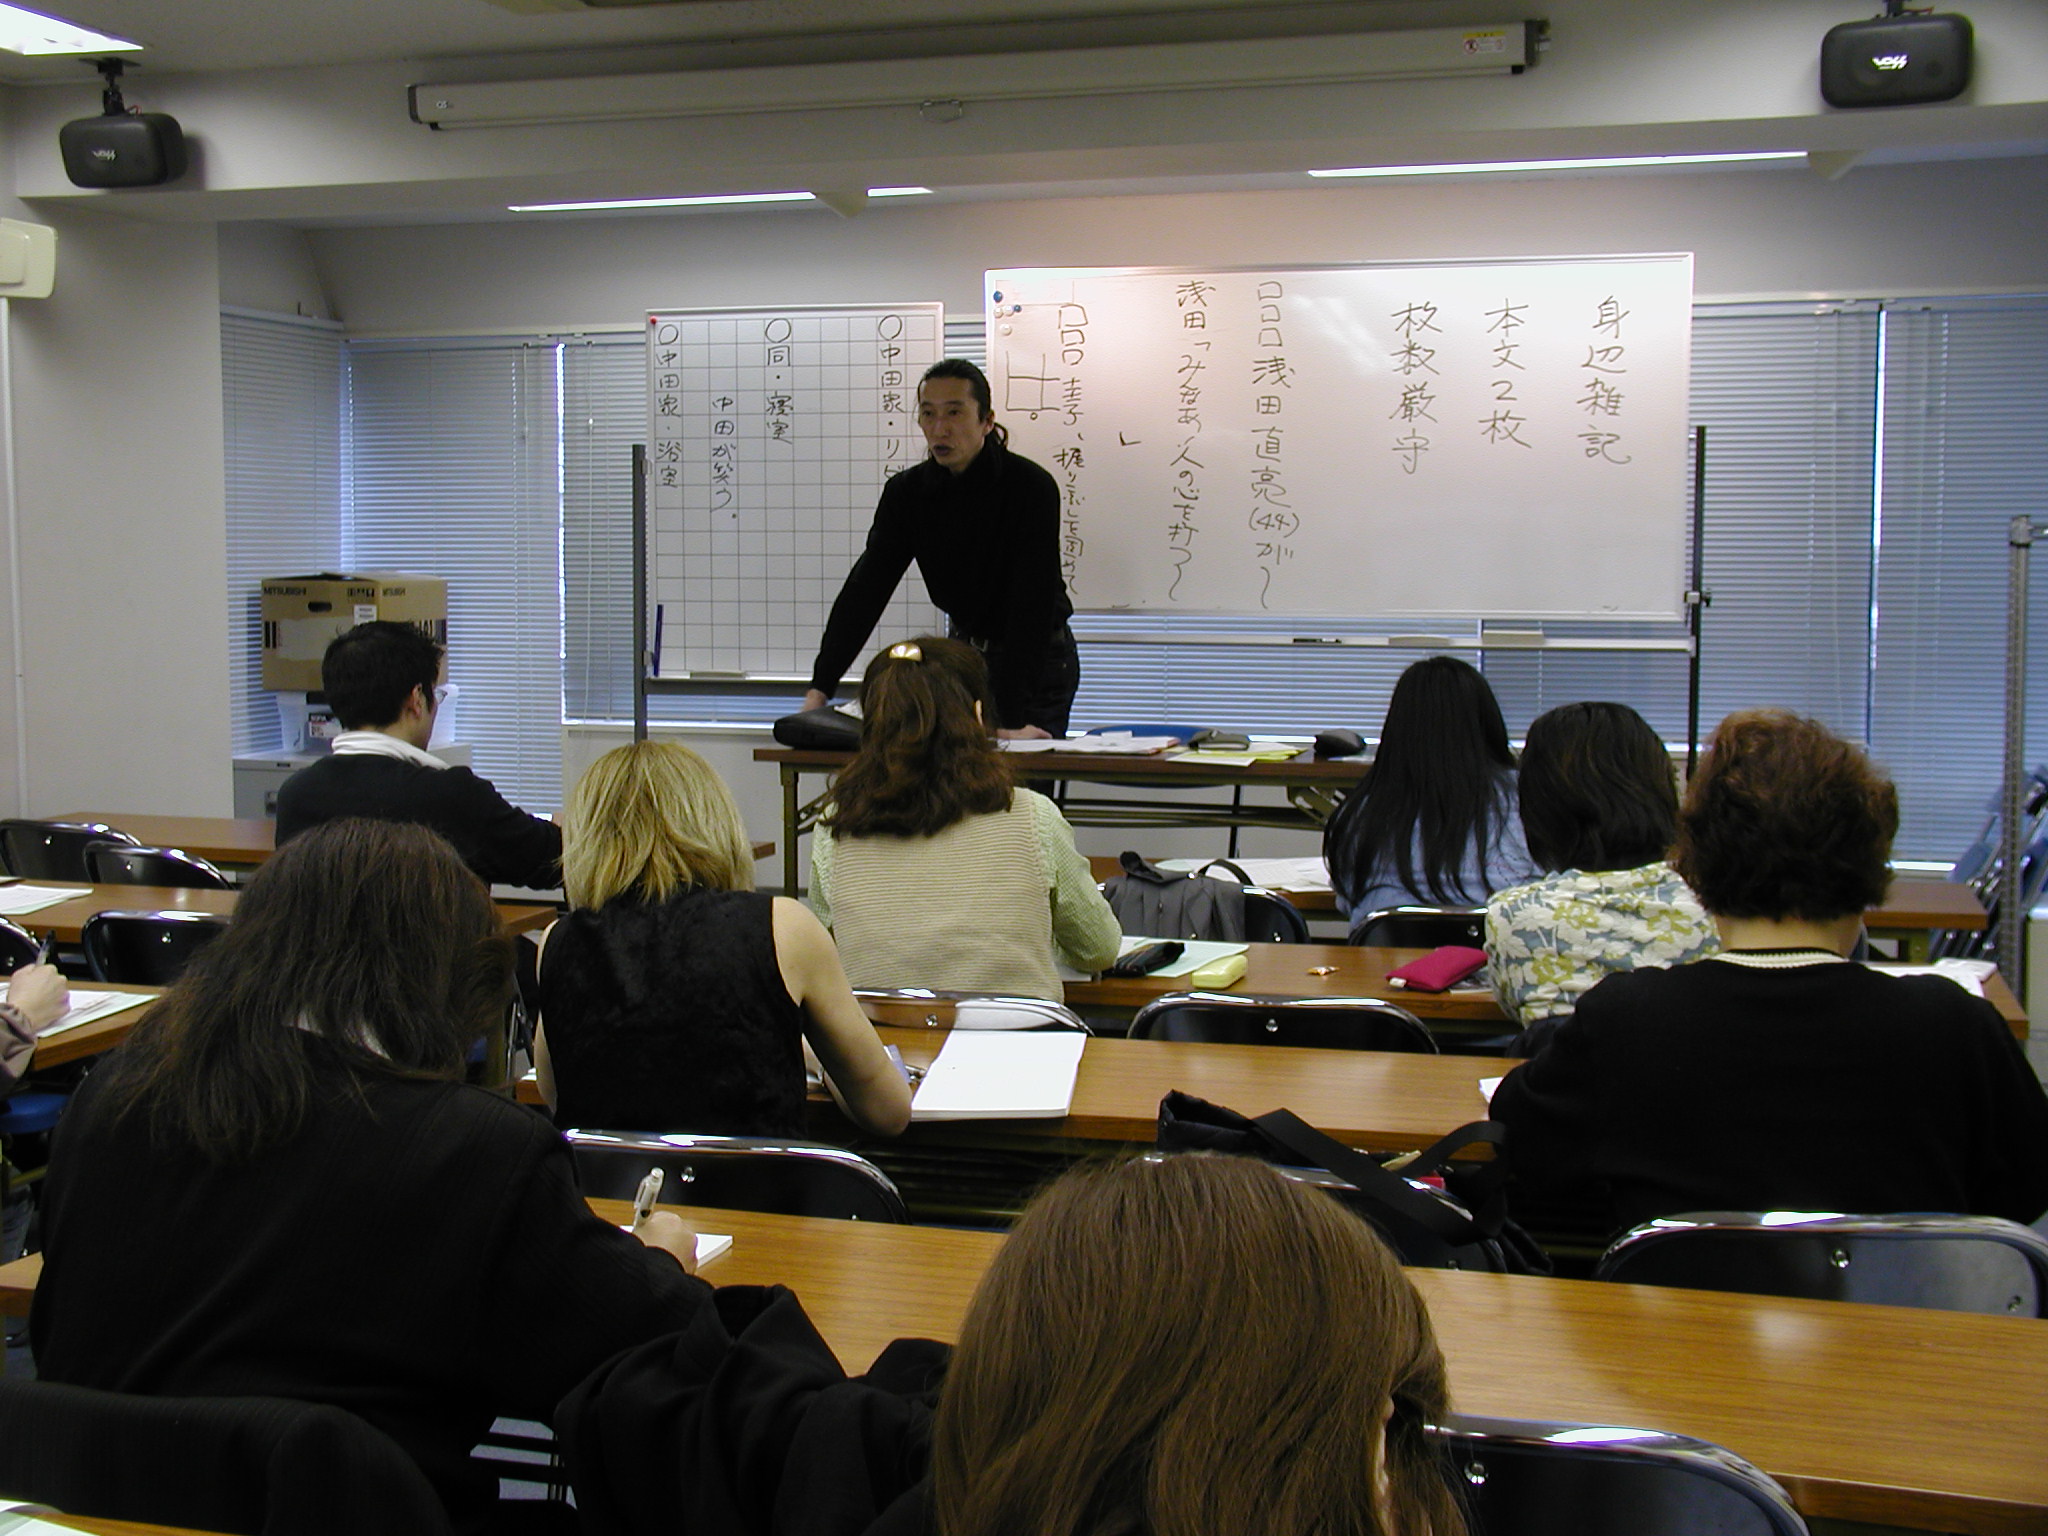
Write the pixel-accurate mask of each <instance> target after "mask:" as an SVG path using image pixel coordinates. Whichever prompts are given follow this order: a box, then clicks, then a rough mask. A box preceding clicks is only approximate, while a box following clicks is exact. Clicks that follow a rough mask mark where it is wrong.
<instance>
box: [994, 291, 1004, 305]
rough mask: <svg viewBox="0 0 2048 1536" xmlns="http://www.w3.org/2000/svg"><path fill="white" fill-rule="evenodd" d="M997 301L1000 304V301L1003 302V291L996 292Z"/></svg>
mask: <svg viewBox="0 0 2048 1536" xmlns="http://www.w3.org/2000/svg"><path fill="white" fill-rule="evenodd" d="M996 302H997V303H998V304H1000V303H1002V302H1003V296H1002V294H1001V292H998V293H997V294H996Z"/></svg>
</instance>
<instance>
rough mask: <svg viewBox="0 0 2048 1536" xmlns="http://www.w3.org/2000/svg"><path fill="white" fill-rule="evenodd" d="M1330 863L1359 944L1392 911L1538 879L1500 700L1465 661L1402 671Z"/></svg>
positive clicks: (1482, 896)
mask: <svg viewBox="0 0 2048 1536" xmlns="http://www.w3.org/2000/svg"><path fill="white" fill-rule="evenodd" d="M1323 858H1324V860H1325V861H1326V862H1327V863H1328V865H1329V867H1330V886H1331V888H1332V889H1333V890H1334V891H1335V892H1336V893H1337V905H1338V906H1339V908H1341V909H1342V910H1343V912H1344V914H1345V915H1346V916H1347V917H1349V918H1350V919H1351V938H1352V941H1353V942H1354V943H1355V942H1357V940H1358V938H1359V936H1360V935H1361V933H1362V932H1363V929H1364V924H1365V919H1366V917H1367V916H1368V915H1369V914H1370V913H1373V912H1377V911H1380V910H1382V909H1383V908H1386V907H1400V906H1411V905H1420V906H1429V907H1476V906H1478V905H1479V904H1480V903H1482V902H1484V901H1485V900H1486V898H1487V897H1488V896H1490V895H1492V894H1493V893H1494V892H1495V891H1497V890H1499V889H1500V888H1501V887H1502V886H1507V885H1514V884H1517V883H1518V882H1520V881H1523V880H1527V879H1528V878H1529V877H1530V876H1531V875H1533V874H1535V873H1536V869H1535V866H1534V865H1532V864H1531V863H1530V862H1529V853H1528V850H1527V849H1526V848H1524V847H1523V846H1522V828H1521V823H1520V821H1519V820H1518V819H1517V817H1516V815H1515V758H1514V754H1513V753H1512V752H1511V751H1509V750H1508V728H1507V725H1506V722H1504V721H1503V720H1502V719H1501V714H1500V702H1499V700H1497V699H1495V698H1494V696H1493V689H1491V688H1490V687H1488V686H1487V683H1486V679H1485V678H1483V677H1481V676H1480V675H1479V673H1478V672H1477V671H1476V670H1475V669H1473V668H1472V667H1470V666H1467V665H1466V664H1465V663H1464V662H1462V661H1459V660H1458V659H1457V658H1456V657H1454V656H1431V657H1429V658H1428V659H1426V660H1423V661H1418V662H1416V663H1415V665H1413V666H1412V667H1410V668H1408V670H1407V671H1405V672H1403V673H1402V674H1401V677H1400V680H1399V681H1398V682H1396V683H1395V684H1394V694H1393V697H1392V698H1391V699H1389V700H1388V701H1387V717H1386V721H1385V723H1384V724H1382V725H1381V727H1380V743H1379V750H1378V751H1377V752H1375V753H1374V754H1373V760H1372V767H1370V768H1369V769H1367V770H1366V774H1365V777H1364V778H1363V779H1362V780H1361V781H1360V782H1359V786H1358V788H1357V789H1356V790H1354V791H1352V793H1351V795H1350V796H1349V797H1348V798H1347V799H1346V800H1345V801H1344V803H1343V804H1342V805H1341V806H1339V807H1338V808H1337V814H1336V815H1335V816H1332V817H1331V818H1330V824H1329V826H1327V827H1326V828H1324V830H1323Z"/></svg>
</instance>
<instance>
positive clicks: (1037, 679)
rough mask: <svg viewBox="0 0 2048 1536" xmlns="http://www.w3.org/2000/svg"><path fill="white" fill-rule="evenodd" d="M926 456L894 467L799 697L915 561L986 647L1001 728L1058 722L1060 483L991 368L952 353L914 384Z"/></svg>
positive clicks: (854, 639) (867, 624) (1065, 695)
mask: <svg viewBox="0 0 2048 1536" xmlns="http://www.w3.org/2000/svg"><path fill="white" fill-rule="evenodd" d="M917 425H918V429H919V430H920V431H922V432H923V433H924V440H925V444H926V446H927V447H928V448H929V449H930V456H929V457H928V458H926V459H925V460H924V462H923V463H921V464H914V465H912V466H911V467H910V468H909V469H906V470H902V471H900V472H899V473H897V474H894V475H891V476H890V477H889V482H888V484H886V485H884V486H883V487H882V498H881V500H880V501H879V502H877V503H876V505H875V523H874V526H873V527H872V528H870V529H869V530H868V542H867V548H866V549H864V550H863V551H862V552H861V557H860V558H859V559H858V560H856V561H855V562H854V565H853V569H852V570H851V571H849V572H848V573H847V576H846V585H845V586H843V587H841V588H840V590H839V596H838V598H837V600H836V601H834V603H833V604H832V615H831V617H830V618H829V619H827V620H826V621H825V638H824V639H823V640H821V641H820V642H819V644H818V659H817V661H816V663H815V664H814V665H813V666H812V668H811V687H810V691H809V692H808V693H806V694H805V695H804V708H806V709H816V708H819V707H820V706H822V705H824V704H827V703H829V702H830V701H831V698H832V693H833V690H834V689H836V688H837V687H838V686H839V681H840V679H841V678H842V677H844V676H845V675H846V669H847V668H848V667H849V666H851V665H852V664H853V660H854V658H855V657H856V656H858V655H860V654H862V653H863V652H864V651H865V650H866V648H867V643H868V637H869V636H870V635H872V634H873V633H874V628H875V624H876V622H877V621H878V620H879V619H880V618H881V616H882V610H883V609H884V608H885V607H887V606H888V603H889V599H890V598H891V597H892V596H894V595H895V592H896V587H897V584H898V583H899V582H901V581H902V580H903V573H904V572H905V571H907V570H908V569H909V568H910V562H911V561H912V560H915V561H916V562H917V569H918V572H919V574H920V575H922V576H923V577H924V584H925V588H926V590H928V591H929V592H930V593H931V596H932V601H933V602H935V603H937V604H938V605H939V607H940V608H942V609H944V610H945V613H946V617H947V618H948V620H950V621H951V622H950V628H951V632H952V634H953V635H954V637H955V638H957V639H960V640H965V641H966V642H967V643H968V644H970V645H972V646H973V647H974V648H975V649H976V650H978V651H980V652H981V653H982V655H983V656H985V657H986V658H987V659H988V670H989V680H990V683H991V684H992V686H993V688H994V692H995V700H996V711H997V714H998V715H999V716H1000V718H999V720H998V721H997V722H996V723H997V724H998V726H999V727H1000V729H999V730H998V732H997V734H998V735H1001V736H1064V735H1066V733H1067V717H1068V715H1069V714H1070V713H1071V712H1072V710H1073V707H1074V690H1075V689H1076V688H1077V687H1079V686H1080V681H1081V662H1080V658H1079V656H1078V655H1077V654H1076V652H1075V649H1074V635H1073V631H1072V630H1070V629H1068V628H1067V619H1068V617H1069V616H1070V615H1071V614H1072V613H1073V611H1074V605H1073V603H1071V602H1070V601H1069V600H1068V598H1067V585H1066V580H1065V578H1064V577H1063V576H1062V575H1061V573H1060V549H1059V530H1060V493H1059V486H1058V483H1057V482H1056V481H1054V479H1053V477H1052V476H1051V475H1049V474H1048V473H1046V471H1045V470H1043V469H1042V468H1040V467H1039V466H1038V465H1036V464H1034V463H1032V462H1031V460H1029V459H1027V458H1024V457H1023V456H1022V455H1021V454H1015V453H1012V452H1010V450H1009V448H1008V446H1007V444H1008V441H1009V434H1008V433H1007V432H1005V431H1004V430H1003V428H1002V427H1001V426H999V425H998V424H997V422H996V419H995V412H994V409H993V408H992V406H991V404H990V399H989V388H988V379H987V377H986V376H985V375H984V374H983V373H982V371H981V370H980V369H979V368H977V367H975V365H974V364H972V363H970V362H967V361H965V360H964V359H962V358H957V357H949V358H945V359H943V360H941V361H939V362H936V363H934V364H932V366H931V367H930V368H929V369H927V370H926V371H925V375H924V378H923V379H922V380H920V381H919V383H918V386H917Z"/></svg>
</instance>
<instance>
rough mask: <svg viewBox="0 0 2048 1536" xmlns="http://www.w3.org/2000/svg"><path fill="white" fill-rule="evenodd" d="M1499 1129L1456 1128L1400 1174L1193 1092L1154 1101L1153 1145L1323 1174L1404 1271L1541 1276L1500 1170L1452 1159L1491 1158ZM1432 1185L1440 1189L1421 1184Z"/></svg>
mask: <svg viewBox="0 0 2048 1536" xmlns="http://www.w3.org/2000/svg"><path fill="white" fill-rule="evenodd" d="M1506 1137H1507V1127H1505V1126H1503V1125H1501V1124H1499V1123H1498V1122H1496V1121H1492V1120H1475V1121H1473V1122H1472V1123H1471V1124H1470V1125H1461V1126H1459V1127H1458V1128H1457V1129H1456V1130H1455V1131H1452V1132H1451V1133H1450V1134H1449V1135H1447V1136H1445V1137H1443V1138H1441V1139H1440V1140H1439V1141H1437V1142H1436V1144H1435V1145H1433V1146H1431V1147H1429V1148H1427V1149H1425V1150H1424V1151H1422V1152H1421V1153H1419V1154H1417V1155H1416V1157H1415V1158H1414V1159H1412V1160H1411V1161H1410V1162H1408V1163H1407V1164H1406V1165H1405V1166H1403V1168H1402V1169H1401V1170H1400V1172H1398V1173H1395V1172H1392V1171H1390V1170H1388V1169H1386V1168H1382V1167H1381V1166H1380V1165H1379V1163H1377V1162H1375V1161H1374V1160H1373V1159H1372V1158H1370V1157H1368V1156H1366V1155H1365V1154H1364V1153H1362V1152H1357V1151H1354V1150H1352V1149H1351V1148H1350V1147H1347V1146H1345V1145H1344V1144H1343V1143H1342V1142H1340V1141H1338V1140H1336V1139H1335V1138H1334V1137H1331V1136H1327V1135H1325V1134H1324V1133H1323V1132H1321V1131H1319V1130H1317V1129H1316V1128H1315V1127H1314V1126H1312V1125H1310V1124H1309V1123H1308V1122H1307V1121H1306V1120H1304V1119H1302V1118H1301V1116H1299V1115H1297V1114H1295V1113H1294V1112H1293V1111H1292V1110H1286V1109H1276V1110H1274V1111H1272V1112H1271V1113H1270V1114H1264V1115H1260V1116H1259V1117H1258V1118H1257V1119H1248V1118H1246V1117H1245V1116H1243V1115H1240V1114H1239V1113H1237V1111H1236V1110H1233V1109H1226V1108H1224V1107H1223V1106H1222V1105H1220V1104H1211V1103H1210V1102H1209V1101H1208V1100H1207V1099H1198V1098H1196V1097H1195V1096H1194V1095H1192V1094H1186V1093H1179V1092H1174V1093H1169V1094H1168V1095H1167V1096H1166V1097H1165V1098H1163V1099H1161V1100H1160V1101H1159V1130H1158V1133H1157V1136H1156V1138H1155V1145H1157V1146H1158V1147H1159V1148H1160V1149H1161V1150H1162V1151H1168V1152H1229V1153H1234V1154H1237V1155H1239V1156H1243V1157H1256V1158H1259V1159H1261V1160H1262V1161H1265V1162H1269V1163H1276V1164H1279V1165H1281V1166H1283V1167H1289V1168H1304V1169H1322V1170H1325V1171H1326V1172H1328V1173H1329V1174H1330V1175H1332V1176H1333V1177H1334V1178H1336V1179H1339V1180H1342V1181H1343V1183H1342V1185H1340V1186H1337V1187H1329V1186H1325V1187H1326V1188H1328V1190H1329V1193H1330V1194H1331V1195H1332V1196H1333V1197H1335V1198H1336V1199H1338V1200H1340V1201H1342V1202H1343V1203H1344V1204H1345V1205H1347V1206H1349V1207H1350V1208H1351V1209H1352V1210H1354V1211H1356V1212H1357V1213H1358V1214H1359V1215H1360V1216H1362V1217H1364V1218H1365V1219H1366V1221H1368V1222H1370V1223H1371V1224H1372V1226H1373V1227H1374V1229H1375V1230H1377V1231H1378V1232H1379V1234H1380V1236H1382V1237H1383V1238H1385V1239H1386V1240H1387V1246H1388V1247H1390V1248H1392V1249H1393V1250H1394V1252H1395V1254H1396V1255H1397V1256H1398V1257H1399V1258H1400V1260H1401V1262H1402V1263H1403V1264H1412V1265H1414V1266H1416V1267H1417V1268H1420V1269H1476V1270H1483V1271H1487V1272H1489V1273H1493V1274H1506V1275H1547V1274H1549V1273H1550V1272H1551V1265H1550V1258H1549V1255H1547V1254H1545V1253H1544V1252H1543V1250H1542V1249H1541V1248H1540V1247H1538V1246H1537V1244H1536V1241H1535V1240H1534V1239H1533V1238H1531V1237H1530V1236H1529V1235H1528V1234H1527V1233H1526V1232H1524V1231H1523V1230H1522V1229H1521V1228H1520V1227H1518V1226H1516V1225H1515V1223H1514V1222H1513V1221H1511V1220H1510V1219H1509V1218H1508V1214H1507V1189H1506V1181H1507V1167H1506V1164H1505V1161H1504V1160H1503V1159H1502V1158H1500V1157H1498V1156H1496V1157H1495V1158H1494V1159H1493V1160H1492V1161H1491V1162H1489V1163H1485V1164H1478V1165H1469V1166H1468V1165H1458V1164H1455V1163H1454V1162H1453V1161H1452V1160H1453V1158H1455V1157H1456V1155H1457V1154H1458V1153H1460V1152H1462V1151H1464V1150H1465V1149H1466V1148H1467V1147H1472V1146H1482V1145H1483V1146H1490V1147H1492V1148H1494V1149H1495V1151H1496V1152H1498V1151H1499V1149H1500V1148H1501V1146H1502V1145H1503V1143H1504V1142H1505V1140H1506ZM1431 1178H1435V1179H1440V1180H1441V1181H1442V1182H1443V1184H1444V1186H1445V1187H1444V1188H1442V1189H1439V1188H1437V1187H1436V1185H1434V1184H1431V1183H1425V1182H1423V1181H1424V1180H1426V1179H1431Z"/></svg>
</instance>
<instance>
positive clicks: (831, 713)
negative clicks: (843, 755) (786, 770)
mask: <svg viewBox="0 0 2048 1536" xmlns="http://www.w3.org/2000/svg"><path fill="white" fill-rule="evenodd" d="M773 730H774V735H775V739H776V740H777V741H779V742H781V743H782V744H783V745H784V746H785V747H796V748H798V749H800V750H802V751H808V752H851V751H853V750H854V749H855V748H856V747H858V746H859V745H860V722H859V721H858V720H856V719H854V718H853V716H851V715H849V714H845V713H843V712H842V711H840V710H836V709H834V708H833V707H832V706H831V705H829V704H824V705H820V706H819V707H818V708H817V709H806V710H800V711H798V712H797V713H796V714H793V715H784V716H783V717H782V718H781V719H780V720H778V721H776V722H775V725H774V727H773Z"/></svg>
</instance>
